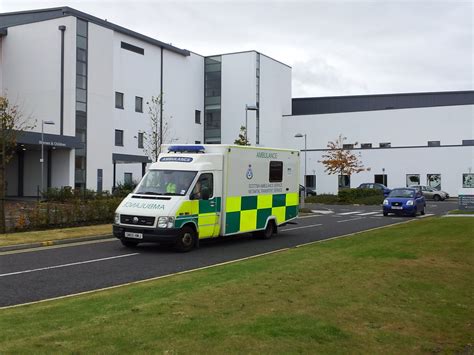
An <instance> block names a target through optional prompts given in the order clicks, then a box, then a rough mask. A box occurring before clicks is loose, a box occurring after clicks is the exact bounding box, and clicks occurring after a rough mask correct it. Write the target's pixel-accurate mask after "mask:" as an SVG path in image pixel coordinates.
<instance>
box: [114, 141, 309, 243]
mask: <svg viewBox="0 0 474 355" xmlns="http://www.w3.org/2000/svg"><path fill="white" fill-rule="evenodd" d="M161 151H162V152H163V153H161V154H160V155H159V157H158V161H157V162H156V163H153V164H152V165H151V166H150V169H149V171H148V172H147V173H146V175H145V176H144V177H143V178H142V180H141V181H140V183H139V184H138V186H137V187H136V189H135V190H134V192H133V193H131V194H129V195H128V196H127V197H126V198H125V199H124V200H123V201H122V203H121V204H120V206H119V207H118V208H117V210H116V212H115V221H114V225H113V233H114V236H115V237H117V238H119V239H120V240H121V241H122V243H123V245H125V246H127V247H134V246H136V245H137V244H138V243H142V242H158V243H171V244H173V245H174V246H175V247H176V249H178V250H180V251H189V250H191V249H193V248H194V247H196V246H198V244H199V240H200V239H204V238H214V237H218V236H227V235H233V234H238V233H249V232H255V233H256V234H258V235H260V236H261V237H263V238H270V237H271V236H272V234H274V233H276V232H277V227H278V226H281V225H282V224H285V223H288V222H289V221H291V220H293V219H295V218H296V217H297V216H298V202H299V201H298V200H299V199H298V196H299V161H300V158H299V152H298V151H296V150H284V149H271V148H260V147H249V146H238V145H214V144H213V145H163V146H162V150H161Z"/></svg>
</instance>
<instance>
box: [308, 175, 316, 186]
mask: <svg viewBox="0 0 474 355" xmlns="http://www.w3.org/2000/svg"><path fill="white" fill-rule="evenodd" d="M305 183H306V187H310V188H312V189H315V188H316V175H306V179H305Z"/></svg>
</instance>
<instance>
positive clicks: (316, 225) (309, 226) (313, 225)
mask: <svg viewBox="0 0 474 355" xmlns="http://www.w3.org/2000/svg"><path fill="white" fill-rule="evenodd" d="M318 226H322V224H321V223H320V224H310V225H308V226H301V227H294V228H288V229H282V232H288V231H294V230H296V229H303V228H311V227H318Z"/></svg>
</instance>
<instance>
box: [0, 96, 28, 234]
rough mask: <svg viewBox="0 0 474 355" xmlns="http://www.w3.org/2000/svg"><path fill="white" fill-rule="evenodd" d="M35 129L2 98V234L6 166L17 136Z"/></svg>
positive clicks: (0, 154)
mask: <svg viewBox="0 0 474 355" xmlns="http://www.w3.org/2000/svg"><path fill="white" fill-rule="evenodd" d="M34 127H35V124H34V123H33V124H31V123H29V122H28V121H27V119H24V117H23V116H22V114H21V112H20V110H19V108H18V106H17V105H10V102H9V101H8V98H7V97H5V96H0V233H5V195H6V173H5V172H6V166H7V164H8V162H9V161H10V159H11V158H12V157H13V155H14V154H15V148H16V138H17V135H18V134H19V133H20V132H22V131H24V130H27V129H32V128H34Z"/></svg>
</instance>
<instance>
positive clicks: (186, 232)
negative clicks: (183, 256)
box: [175, 226, 196, 252]
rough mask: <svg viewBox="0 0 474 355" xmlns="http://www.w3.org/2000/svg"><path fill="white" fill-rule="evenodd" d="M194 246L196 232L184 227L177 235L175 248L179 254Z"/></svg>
mask: <svg viewBox="0 0 474 355" xmlns="http://www.w3.org/2000/svg"><path fill="white" fill-rule="evenodd" d="M195 246H196V232H195V231H194V229H193V228H191V227H188V226H184V227H183V228H182V229H181V231H180V232H179V235H178V240H177V241H176V245H175V248H176V250H178V251H180V252H187V251H190V250H192V249H193V248H194V247H195Z"/></svg>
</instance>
